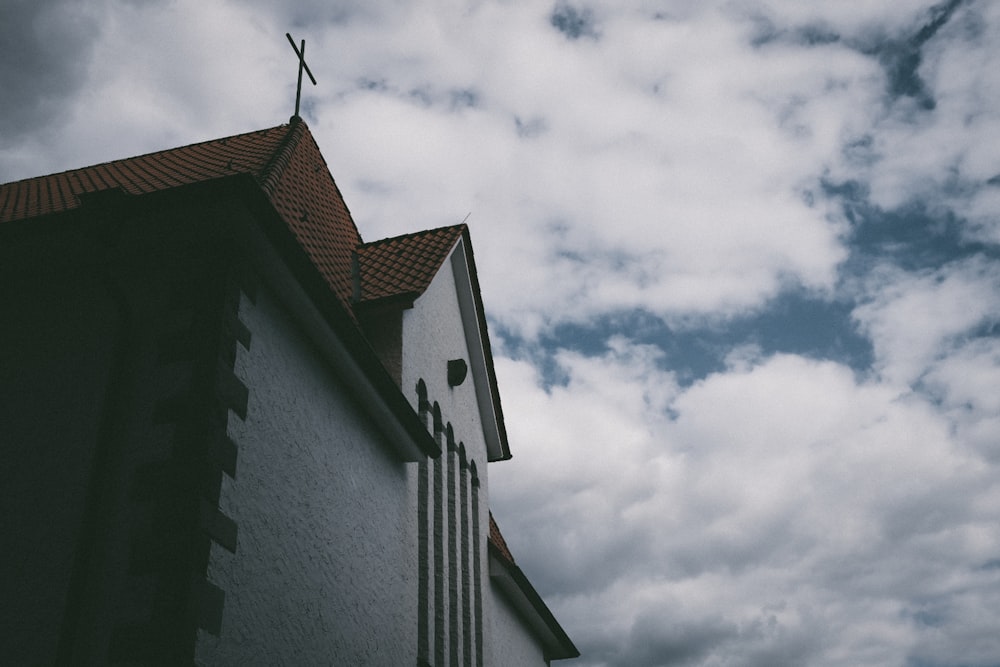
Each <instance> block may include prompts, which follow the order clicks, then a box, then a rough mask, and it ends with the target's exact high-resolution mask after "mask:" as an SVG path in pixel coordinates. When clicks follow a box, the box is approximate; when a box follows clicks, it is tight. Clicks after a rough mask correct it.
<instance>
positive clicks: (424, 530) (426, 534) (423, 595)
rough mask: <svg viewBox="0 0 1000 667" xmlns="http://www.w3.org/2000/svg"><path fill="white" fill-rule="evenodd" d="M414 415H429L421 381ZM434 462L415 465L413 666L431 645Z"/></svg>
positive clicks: (421, 666) (422, 665)
mask: <svg viewBox="0 0 1000 667" xmlns="http://www.w3.org/2000/svg"><path fill="white" fill-rule="evenodd" d="M417 412H418V414H419V415H420V421H421V423H422V424H424V426H425V427H427V426H428V424H427V419H428V417H429V416H430V404H429V403H428V401H427V384H426V383H425V382H424V381H423V379H422V378H421V379H420V381H419V382H417ZM433 466H434V462H433V461H432V460H429V459H426V458H425V459H423V460H421V461H420V463H418V464H417V665H418V667H428V666H429V665H430V643H431V627H430V626H431V616H432V614H433V611H434V610H433V609H432V608H431V597H432V592H431V575H432V569H433V567H434V552H433V551H432V549H431V540H430V532H431V525H430V522H431V512H430V503H431V498H430V495H431V479H430V476H431V474H432V472H431V468H433Z"/></svg>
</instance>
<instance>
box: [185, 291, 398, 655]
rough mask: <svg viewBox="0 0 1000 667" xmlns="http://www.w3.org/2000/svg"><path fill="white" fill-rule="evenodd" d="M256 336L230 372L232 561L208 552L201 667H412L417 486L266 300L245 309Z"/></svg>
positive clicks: (226, 505)
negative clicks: (207, 629)
mask: <svg viewBox="0 0 1000 667" xmlns="http://www.w3.org/2000/svg"><path fill="white" fill-rule="evenodd" d="M240 319H241V320H242V321H243V322H244V323H245V324H246V325H247V327H248V328H249V329H250V332H251V334H252V336H253V338H252V343H251V346H250V350H249V351H246V350H243V349H242V348H241V349H240V350H239V356H238V359H237V364H236V373H237V375H238V376H239V377H240V378H241V379H242V380H243V382H244V383H245V384H246V385H247V386H248V388H249V394H250V398H249V406H248V411H247V413H248V414H247V420H246V422H241V421H240V420H239V419H238V418H235V417H231V420H230V427H229V430H230V435H231V437H232V439H233V441H234V442H235V443H236V444H237V446H238V449H239V454H238V462H237V475H236V479H235V480H230V479H229V478H226V479H225V486H224V489H223V494H222V499H221V503H220V507H221V509H222V511H223V512H225V513H226V514H227V515H228V516H230V517H232V518H233V519H234V520H235V521H236V523H237V525H238V530H239V536H238V548H237V551H236V553H235V554H231V553H229V552H228V551H226V550H224V549H222V548H220V547H218V546H217V545H214V544H213V546H212V557H211V562H210V564H209V568H208V578H209V580H210V581H212V582H213V583H215V584H217V585H218V586H220V587H221V588H222V589H223V590H224V591H225V594H226V600H225V607H224V614H223V622H222V633H221V637H219V638H216V637H213V636H211V635H208V634H206V633H200V634H199V638H198V647H197V658H198V660H199V662H200V663H201V664H205V665H246V664H268V665H279V664H286V665H306V664H314V665H385V666H386V667H390V666H391V667H397V666H398V665H412V664H415V645H416V620H415V617H416V608H417V589H416V581H415V572H416V570H415V559H416V546H415V536H414V531H415V528H414V523H415V522H414V517H413V512H414V510H413V506H412V500H411V498H412V490H411V489H410V488H409V480H410V479H411V475H409V474H408V472H407V465H406V464H403V463H401V462H399V461H398V460H397V459H396V458H395V457H394V455H393V454H392V453H391V451H390V450H389V449H387V448H386V447H383V446H381V444H380V442H381V441H380V438H381V437H382V436H381V435H380V434H379V431H378V430H377V429H376V428H375V426H374V425H373V424H372V423H371V420H370V419H369V418H368V417H367V416H366V415H365V414H364V413H363V411H361V410H360V409H359V406H358V405H357V404H356V402H355V400H354V399H353V398H352V395H351V388H350V387H346V386H343V385H342V384H341V382H340V381H339V380H338V379H337V377H335V375H334V374H333V373H332V372H331V369H330V367H329V365H328V364H327V363H326V361H325V360H324V359H323V358H322V357H321V355H320V354H319V353H318V351H317V347H316V346H315V345H314V344H313V343H312V342H311V341H310V340H308V338H307V337H306V336H305V335H304V333H303V332H302V331H301V330H300V329H299V327H297V326H296V324H295V323H294V321H293V320H292V318H291V316H290V314H289V313H287V312H286V311H285V310H284V309H283V308H282V306H280V305H279V303H278V300H277V299H276V298H275V297H274V296H273V295H272V294H271V293H270V292H269V291H268V290H267V289H264V288H262V289H260V290H259V293H258V295H257V301H256V304H253V303H250V302H249V301H248V300H247V299H246V298H245V297H244V298H243V300H242V302H241V306H240Z"/></svg>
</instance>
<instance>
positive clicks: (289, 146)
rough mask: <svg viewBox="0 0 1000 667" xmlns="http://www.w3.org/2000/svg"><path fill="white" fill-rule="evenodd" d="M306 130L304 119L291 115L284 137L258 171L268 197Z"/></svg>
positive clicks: (276, 185)
mask: <svg viewBox="0 0 1000 667" xmlns="http://www.w3.org/2000/svg"><path fill="white" fill-rule="evenodd" d="M308 130H309V128H308V126H306V124H305V121H303V120H302V119H301V118H299V117H298V116H292V119H291V120H290V121H289V123H288V132H286V133H285V138H284V139H282V140H281V143H280V144H279V145H278V148H277V150H275V151H274V154H273V155H272V156H271V159H270V160H268V161H267V164H265V165H264V168H263V169H262V170H261V173H260V187H261V188H262V189H263V190H264V192H265V193H267V196H268V198H271V197H273V196H274V192H275V189H276V188H277V187H278V182H279V181H280V180H281V175H282V174H283V173H285V168H286V167H288V164H289V162H291V159H292V154H293V153H295V149H296V148H297V147H298V145H299V143H300V142H301V140H302V137H303V136H305V133H306V132H307V131H308Z"/></svg>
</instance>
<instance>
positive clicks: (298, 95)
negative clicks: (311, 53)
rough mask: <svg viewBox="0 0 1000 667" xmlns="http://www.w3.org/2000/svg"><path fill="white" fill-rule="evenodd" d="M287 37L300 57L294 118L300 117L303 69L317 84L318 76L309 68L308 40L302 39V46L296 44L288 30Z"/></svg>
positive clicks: (314, 83)
mask: <svg viewBox="0 0 1000 667" xmlns="http://www.w3.org/2000/svg"><path fill="white" fill-rule="evenodd" d="M285 37H287V38H288V43H289V44H291V45H292V48H293V49H294V50H295V55H297V56H298V57H299V82H298V85H297V86H296V88H295V115H294V116H292V118H298V117H299V102H300V101H301V100H302V71H303V70H305V72H306V74H308V75H309V80H310V81H312V83H313V85H314V86H315V85H316V77H314V76H313V73H312V72H311V71H310V70H309V65H307V64H306V40H304V39H303V40H302V43H301V46H296V45H295V40H294V39H292V35H291V33H288V32H286V33H285Z"/></svg>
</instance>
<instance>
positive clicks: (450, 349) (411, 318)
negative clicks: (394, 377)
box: [402, 260, 489, 487]
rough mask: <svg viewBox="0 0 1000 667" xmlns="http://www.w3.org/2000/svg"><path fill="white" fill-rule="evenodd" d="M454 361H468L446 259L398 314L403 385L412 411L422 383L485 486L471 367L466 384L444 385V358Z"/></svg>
mask: <svg viewBox="0 0 1000 667" xmlns="http://www.w3.org/2000/svg"><path fill="white" fill-rule="evenodd" d="M459 358H460V359H464V360H465V362H466V363H467V364H468V363H469V350H468V346H467V345H466V341H465V331H464V329H463V327H462V312H461V309H460V307H459V302H458V293H457V291H456V287H455V275H454V271H453V269H452V263H451V261H450V260H448V261H445V263H444V265H443V266H442V267H441V270H440V271H439V272H438V274H437V276H435V277H434V280H433V281H431V284H430V286H429V287H428V288H427V290H426V291H425V292H424V293H423V294H422V295H421V296H420V298H419V299H417V300H416V302H415V303H414V305H413V308H411V309H409V310H406V311H404V312H403V385H402V386H403V391H404V392H405V393H406V396H407V398H408V399H409V400H410V402H411V403H412V404H413V406H414V409H416V406H417V393H416V386H417V380H419V379H420V378H423V379H424V381H425V382H426V383H427V390H428V398H429V399H430V402H431V403H432V404H433V403H434V402H435V401H437V402H438V403H439V404H440V405H441V414H442V417H443V419H444V421H445V422H449V421H450V422H451V424H452V426H453V428H454V430H455V439H456V440H460V441H462V442H464V443H465V448H466V452H467V454H468V456H469V459H470V460H473V461H476V465H477V466H478V467H479V476H480V480H481V482H482V484H483V486H484V487H485V485H486V479H485V477H486V440H485V439H484V437H483V425H482V420H481V418H480V416H479V406H478V403H477V400H476V399H477V397H476V390H475V386H474V384H473V381H472V368H471V364H470V368H469V375H468V377H467V378H466V380H465V382H463V383H462V384H461V385H459V386H457V387H449V386H448V360H449V359H459ZM487 400H489V399H487Z"/></svg>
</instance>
